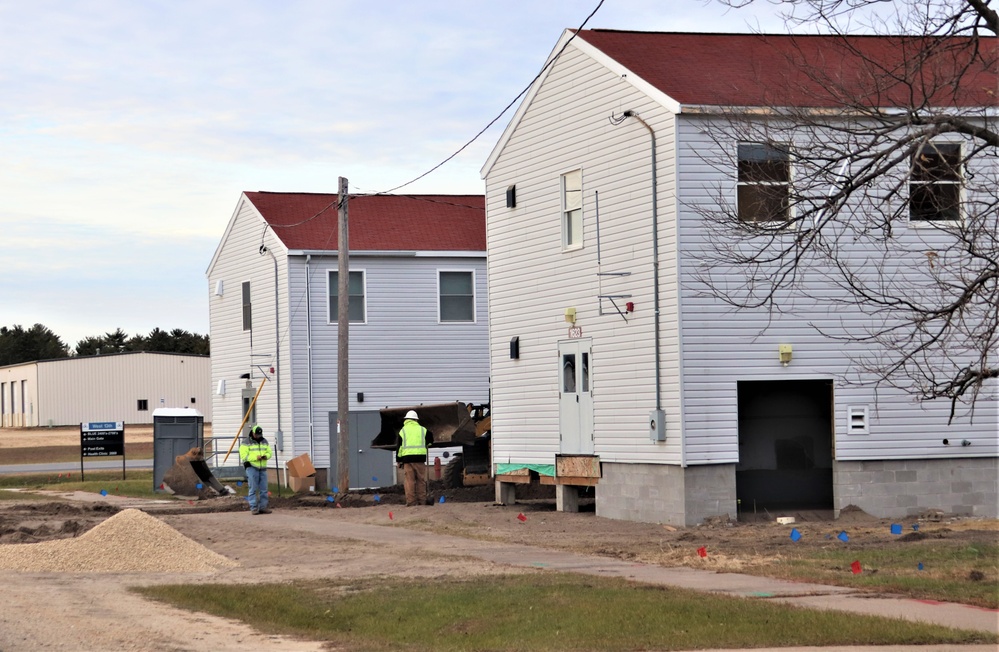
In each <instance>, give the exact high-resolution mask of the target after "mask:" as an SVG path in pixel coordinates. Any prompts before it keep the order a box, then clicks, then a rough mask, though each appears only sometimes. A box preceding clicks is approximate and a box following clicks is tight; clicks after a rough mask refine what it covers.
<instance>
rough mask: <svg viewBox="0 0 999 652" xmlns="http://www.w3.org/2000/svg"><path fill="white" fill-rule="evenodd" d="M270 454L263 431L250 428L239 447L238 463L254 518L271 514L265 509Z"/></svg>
mask: <svg viewBox="0 0 999 652" xmlns="http://www.w3.org/2000/svg"><path fill="white" fill-rule="evenodd" d="M272 454H273V453H272V452H271V447H270V444H268V443H267V440H266V439H264V429H263V428H261V427H260V426H258V425H254V426H253V427H252V428H250V436H249V437H248V438H247V439H246V440H245V441H244V442H243V443H242V444H240V445H239V461H240V462H242V463H243V468H244V469H245V470H246V479H247V481H248V482H249V485H250V493H249V494H248V495H247V500H248V501H249V502H250V513H251V514H253V515H254V516H256V515H257V514H270V513H271V510H269V509H267V460H269V459H271V456H272Z"/></svg>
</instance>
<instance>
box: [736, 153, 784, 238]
mask: <svg viewBox="0 0 999 652" xmlns="http://www.w3.org/2000/svg"><path fill="white" fill-rule="evenodd" d="M738 156H739V162H738V175H739V178H738V183H737V187H738V190H737V198H736V199H737V202H738V209H739V220H740V221H742V222H750V223H767V222H786V221H788V220H789V219H790V215H791V156H790V152H789V150H788V148H787V146H785V145H777V144H771V143H739V153H738Z"/></svg>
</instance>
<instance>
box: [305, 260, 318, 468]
mask: <svg viewBox="0 0 999 652" xmlns="http://www.w3.org/2000/svg"><path fill="white" fill-rule="evenodd" d="M311 262H312V254H309V255H307V256H306V257H305V315H306V317H305V324H306V346H305V348H306V351H308V354H307V355H308V360H307V363H306V367H308V369H309V457H310V458H311V459H316V452H315V450H314V447H313V440H314V436H313V435H314V432H313V423H312V288H311V283H310V281H311V280H312V272H311V270H310V269H309V267H310V263H311Z"/></svg>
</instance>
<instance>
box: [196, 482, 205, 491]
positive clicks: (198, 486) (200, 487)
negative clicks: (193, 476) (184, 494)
mask: <svg viewBox="0 0 999 652" xmlns="http://www.w3.org/2000/svg"><path fill="white" fill-rule="evenodd" d="M194 486H195V488H197V489H204V488H205V485H203V484H201V483H200V482H199V483H198V484H196V485H194Z"/></svg>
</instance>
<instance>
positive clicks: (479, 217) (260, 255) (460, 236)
mask: <svg viewBox="0 0 999 652" xmlns="http://www.w3.org/2000/svg"><path fill="white" fill-rule="evenodd" d="M483 205H484V198H483V196H482V195H415V196H413V195H408V196H399V195H351V196H350V199H349V203H348V206H349V220H350V228H349V232H348V234H349V245H350V279H349V281H350V284H349V285H350V287H349V293H350V308H349V313H350V314H349V321H350V339H349V354H350V364H349V371H350V374H349V390H350V393H349V396H350V405H349V406H348V411H349V415H350V416H349V419H348V424H349V431H350V448H349V451H350V455H349V459H348V462H349V464H350V468H349V473H350V484H351V486H352V487H354V488H357V487H372V486H385V485H391V484H394V482H395V478H394V470H395V465H394V464H393V458H392V455H391V453H390V452H389V451H384V450H377V449H371V447H370V444H371V440H372V439H374V437H375V436H376V435H377V434H378V432H379V429H380V417H379V412H378V411H379V409H381V408H384V407H396V406H401V405H419V404H421V403H422V404H431V403H446V402H451V401H463V402H466V403H485V402H488V400H489V352H488V334H487V324H488V321H487V314H486V305H487V304H486V233H485V213H484V210H483ZM338 247H339V243H338V240H337V195H335V194H313V193H281V192H246V193H243V195H242V196H241V197H240V198H239V202H238V204H237V206H236V210H235V211H234V212H233V215H232V218H231V219H230V221H229V224H228V226H227V227H226V231H225V233H224V234H223V236H222V239H221V241H220V242H219V245H218V249H217V250H216V252H215V255H214V256H213V258H212V261H211V263H210V264H209V267H208V271H207V275H208V281H209V291H210V292H211V297H210V304H209V305H210V308H209V312H210V317H211V319H210V328H211V338H212V388H213V390H214V395H213V399H212V400H213V402H214V417H215V421H214V423H213V424H212V426H213V428H212V432H213V435H214V436H215V438H216V439H217V440H218V441H217V445H219V446H220V447H225V448H228V446H229V445H230V444H231V443H232V438H234V437H236V436H243V435H245V432H246V429H247V427H248V424H252V423H258V424H260V425H261V426H262V427H263V428H264V434H265V436H266V437H267V438H268V440H269V441H270V443H271V445H273V446H275V447H276V449H277V451H278V455H277V456H276V457H275V470H278V471H279V470H281V469H284V465H285V462H286V461H287V460H289V459H291V458H293V457H296V456H298V455H301V454H303V453H307V454H308V455H309V457H310V458H311V459H312V461H313V465H314V466H315V468H316V470H317V487H316V488H317V489H319V488H323V486H324V485H323V482H324V481H325V478H326V477H332V478H338V477H339V473H338V472H337V469H336V462H337V454H336V451H337V450H338V444H339V439H338V437H339V435H338V433H337V430H336V428H337V427H336V424H337V417H338V406H337V400H338V393H339V392H338V387H337V382H338V373H337V361H338V351H337V346H338V343H337V336H338V324H337V314H336V312H337V291H338V288H337V285H338V284H337V275H338V262H337V256H338ZM258 392H259V397H258V398H257V400H256V403H255V404H253V408H252V409H250V405H251V403H252V401H253V398H254V396H255V395H256V394H257V393H258ZM248 410H249V411H250V418H249V420H248V421H247V422H246V423H245V424H244V425H243V427H242V429H241V428H240V424H241V423H242V421H243V416H244V414H246V413H247V411H248ZM231 463H232V457H231V456H230V458H229V462H228V463H226V464H223V463H222V461H219V465H222V466H226V465H227V464H231ZM327 474H328V476H327Z"/></svg>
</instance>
